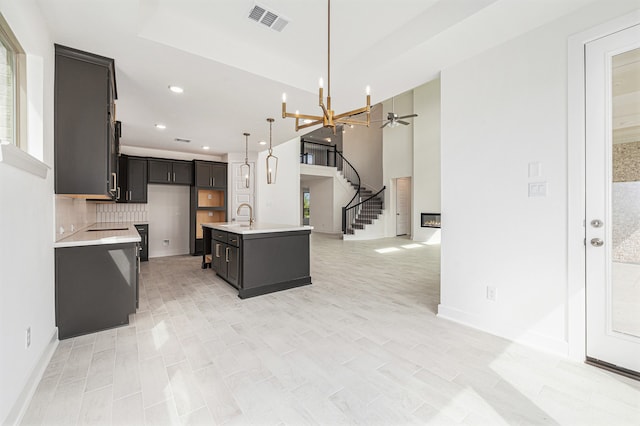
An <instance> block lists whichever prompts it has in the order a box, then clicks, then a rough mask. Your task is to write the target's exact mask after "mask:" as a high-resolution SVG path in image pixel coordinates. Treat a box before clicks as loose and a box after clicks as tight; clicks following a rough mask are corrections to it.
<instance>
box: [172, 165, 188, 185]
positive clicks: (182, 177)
mask: <svg viewBox="0 0 640 426" xmlns="http://www.w3.org/2000/svg"><path fill="white" fill-rule="evenodd" d="M171 177H172V179H173V183H175V184H179V185H193V163H188V162H182V161H179V162H178V161H176V162H174V163H173V174H172V176H171Z"/></svg>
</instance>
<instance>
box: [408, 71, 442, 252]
mask: <svg viewBox="0 0 640 426" xmlns="http://www.w3.org/2000/svg"><path fill="white" fill-rule="evenodd" d="M413 112H414V113H416V114H418V116H417V117H415V118H414V119H413V179H412V185H413V187H412V192H413V196H412V200H413V203H412V217H411V224H412V232H411V235H412V238H413V240H416V241H428V240H429V239H430V238H432V237H433V235H434V234H436V233H438V232H439V230H437V229H434V228H422V227H421V226H420V213H422V212H424V213H440V79H439V78H438V79H436V80H433V81H430V82H428V83H426V84H423V85H422V86H420V87H416V88H415V89H413Z"/></svg>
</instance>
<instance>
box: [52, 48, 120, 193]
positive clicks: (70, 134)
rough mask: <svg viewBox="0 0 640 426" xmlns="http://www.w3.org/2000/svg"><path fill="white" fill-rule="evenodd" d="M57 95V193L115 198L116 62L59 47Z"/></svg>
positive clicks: (56, 60) (55, 158)
mask: <svg viewBox="0 0 640 426" xmlns="http://www.w3.org/2000/svg"><path fill="white" fill-rule="evenodd" d="M54 91H55V92H54V97H55V99H54V162H55V168H54V172H55V193H56V194H65V195H74V196H83V197H86V198H94V199H103V200H104V199H106V200H112V199H115V197H116V192H117V191H116V188H117V182H116V181H117V167H118V161H117V155H118V146H117V140H116V123H115V99H116V98H117V92H116V80H115V66H114V61H113V59H109V58H105V57H103V56H98V55H94V54H91V53H87V52H82V51H80V50H76V49H72V48H69V47H65V46H60V45H57V44H56V45H55V88H54Z"/></svg>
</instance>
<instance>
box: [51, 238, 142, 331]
mask: <svg viewBox="0 0 640 426" xmlns="http://www.w3.org/2000/svg"><path fill="white" fill-rule="evenodd" d="M55 269H56V272H55V273H56V283H55V287H56V300H55V302H56V325H57V326H58V337H59V338H60V339H66V338H69V337H74V336H79V335H82V334H87V333H93V332H96V331H100V330H105V329H108V328H112V327H117V326H120V325H125V324H128V323H129V314H132V313H135V312H136V300H137V296H138V295H137V285H138V273H139V270H138V244H137V243H124V244H104V245H95V246H78V247H64V248H56V249H55Z"/></svg>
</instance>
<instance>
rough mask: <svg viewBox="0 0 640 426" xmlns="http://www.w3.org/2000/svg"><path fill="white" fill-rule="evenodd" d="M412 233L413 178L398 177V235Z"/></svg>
mask: <svg viewBox="0 0 640 426" xmlns="http://www.w3.org/2000/svg"><path fill="white" fill-rule="evenodd" d="M410 234H411V178H410V177H403V178H398V179H396V235H397V236H400V235H410Z"/></svg>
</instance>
